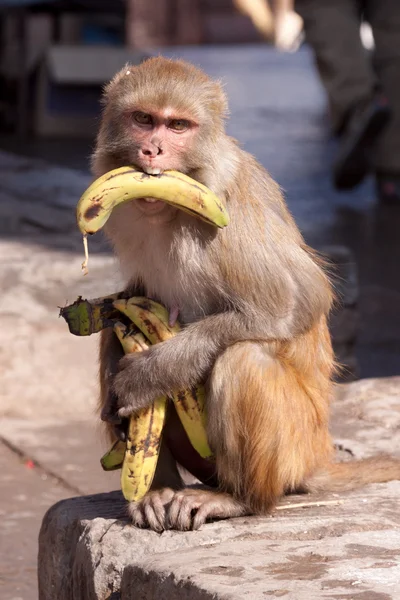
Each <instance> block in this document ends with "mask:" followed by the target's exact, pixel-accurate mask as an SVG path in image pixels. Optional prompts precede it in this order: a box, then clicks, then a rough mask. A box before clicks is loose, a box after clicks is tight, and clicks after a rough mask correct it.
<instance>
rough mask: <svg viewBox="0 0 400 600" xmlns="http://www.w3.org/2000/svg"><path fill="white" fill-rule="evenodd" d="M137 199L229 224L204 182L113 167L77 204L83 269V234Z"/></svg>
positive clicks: (169, 173) (175, 174)
mask: <svg viewBox="0 0 400 600" xmlns="http://www.w3.org/2000/svg"><path fill="white" fill-rule="evenodd" d="M152 170H153V172H154V170H155V169H154V168H152ZM156 170H157V171H160V169H158V168H157V169H156ZM139 199H142V200H143V201H144V203H145V204H146V205H147V206H149V205H150V204H152V205H154V207H156V206H157V204H156V203H157V202H159V201H161V202H163V203H164V202H165V203H167V204H171V205H172V206H174V207H176V208H179V209H181V210H183V211H185V212H187V213H189V214H191V215H192V216H194V217H197V218H199V219H201V220H202V221H205V222H206V223H208V224H209V225H214V226H215V227H219V228H223V227H226V226H227V225H228V223H229V215H228V212H227V210H226V208H225V206H224V205H223V203H222V202H221V200H220V199H219V198H218V197H217V196H216V195H215V194H214V193H213V192H212V191H211V190H209V189H208V188H207V187H206V186H205V185H203V184H202V183H199V182H198V181H195V180H194V179H192V178H191V177H188V176H187V175H184V174H183V173H179V172H178V171H164V172H162V173H161V172H160V173H159V174H155V173H153V174H151V175H150V174H149V173H144V172H143V171H139V170H137V169H135V168H133V167H130V166H127V167H120V168H118V169H114V170H113V171H109V172H108V173H105V175H103V176H102V177H99V178H98V179H96V181H94V182H93V183H92V185H90V186H89V188H88V189H87V190H86V192H84V194H83V195H82V197H81V198H80V200H79V202H78V205H77V207H76V215H77V221H78V227H79V229H80V230H81V232H82V233H83V235H84V245H85V262H84V263H83V265H82V268H83V270H84V272H87V260H88V252H87V238H86V236H87V235H88V234H89V235H91V234H93V233H96V232H97V231H99V230H100V229H101V228H102V227H103V226H104V225H105V224H106V222H107V221H108V219H109V217H110V215H111V212H112V211H113V209H114V208H115V207H116V206H118V205H119V204H122V203H123V202H128V201H130V200H139Z"/></svg>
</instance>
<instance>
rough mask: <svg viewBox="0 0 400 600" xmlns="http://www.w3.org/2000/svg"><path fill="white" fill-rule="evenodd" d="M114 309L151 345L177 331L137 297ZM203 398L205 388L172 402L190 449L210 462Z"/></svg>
mask: <svg viewBox="0 0 400 600" xmlns="http://www.w3.org/2000/svg"><path fill="white" fill-rule="evenodd" d="M114 307H115V308H117V309H118V310H119V311H120V312H122V313H123V314H125V315H126V316H127V317H129V319H131V320H132V322H133V323H134V324H135V325H136V326H137V327H138V328H139V329H140V330H141V331H142V333H143V334H144V335H145V336H146V337H147V339H148V340H149V341H150V342H151V343H152V344H157V343H159V342H164V341H166V340H168V339H170V338H171V337H173V336H174V335H176V334H177V333H178V332H179V330H180V327H179V325H178V324H176V325H174V326H173V327H170V326H169V325H168V311H167V310H166V309H165V308H164V307H163V306H162V305H161V304H158V303H157V302H154V301H152V300H149V299H148V298H142V297H139V296H137V297H133V298H129V300H115V301H114ZM204 396H205V394H204V388H203V386H200V385H199V386H196V387H195V388H193V389H192V390H185V391H178V392H174V393H173V394H172V395H171V399H172V400H173V402H174V404H175V408H176V412H177V414H178V417H179V419H180V421H181V423H182V425H183V427H184V429H185V431H186V434H187V436H188V438H189V440H190V443H191V444H192V446H193V448H194V449H195V450H196V451H197V452H198V453H199V454H200V456H202V457H203V458H211V457H212V455H213V454H212V451H211V449H210V447H209V445H208V441H207V433H206V422H207V415H206V412H205V403H204Z"/></svg>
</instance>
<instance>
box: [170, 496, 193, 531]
mask: <svg viewBox="0 0 400 600" xmlns="http://www.w3.org/2000/svg"><path fill="white" fill-rule="evenodd" d="M199 506H200V504H199V502H198V500H196V498H195V497H193V496H190V495H187V494H185V493H184V492H178V493H177V494H175V497H174V499H173V500H172V503H171V507H170V510H169V514H168V518H169V526H170V528H171V529H178V530H180V531H188V530H190V529H191V528H192V512H193V510H196V509H197V508H198V507H199Z"/></svg>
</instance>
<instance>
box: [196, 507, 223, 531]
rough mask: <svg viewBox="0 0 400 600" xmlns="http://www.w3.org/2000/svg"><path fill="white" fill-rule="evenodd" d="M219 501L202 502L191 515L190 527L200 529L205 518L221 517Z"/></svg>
mask: <svg viewBox="0 0 400 600" xmlns="http://www.w3.org/2000/svg"><path fill="white" fill-rule="evenodd" d="M220 513H221V503H220V502H219V501H210V500H209V501H208V502H206V503H204V504H202V505H201V506H200V507H199V509H198V511H197V512H196V514H195V515H194V517H193V525H192V529H193V530H197V529H200V527H201V526H202V525H204V523H205V522H206V521H207V519H211V518H213V517H214V518H216V517H221V514H220Z"/></svg>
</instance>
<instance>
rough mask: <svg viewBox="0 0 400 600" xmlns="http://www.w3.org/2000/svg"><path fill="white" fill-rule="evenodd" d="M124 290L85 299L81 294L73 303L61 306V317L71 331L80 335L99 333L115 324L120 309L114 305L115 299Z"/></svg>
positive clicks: (121, 294)
mask: <svg viewBox="0 0 400 600" xmlns="http://www.w3.org/2000/svg"><path fill="white" fill-rule="evenodd" d="M123 294H124V292H119V293H117V294H111V295H110V296H103V297H102V298H95V299H94V300H84V299H83V298H82V296H79V298H78V299H77V300H75V302H74V303H73V304H70V305H69V306H64V307H63V308H60V314H59V316H60V317H63V318H64V319H65V320H66V322H67V324H68V328H69V331H70V333H72V334H74V335H79V336H81V335H82V336H85V335H92V333H98V332H99V331H101V330H102V329H104V328H105V327H111V326H112V325H113V319H115V318H117V317H118V311H117V309H115V308H114V306H113V301H114V300H116V299H118V298H120V297H121V296H123Z"/></svg>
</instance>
